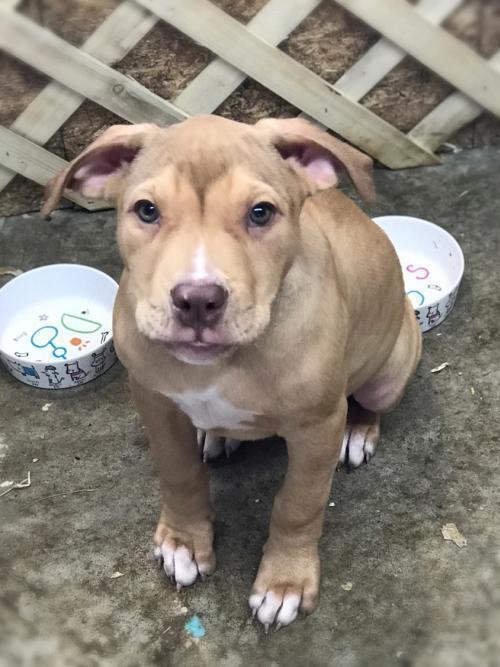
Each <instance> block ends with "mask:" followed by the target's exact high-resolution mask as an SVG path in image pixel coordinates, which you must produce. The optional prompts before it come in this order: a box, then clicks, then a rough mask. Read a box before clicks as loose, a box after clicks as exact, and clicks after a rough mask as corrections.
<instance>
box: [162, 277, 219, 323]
mask: <svg viewBox="0 0 500 667" xmlns="http://www.w3.org/2000/svg"><path fill="white" fill-rule="evenodd" d="M171 296H172V303H173V304H174V309H175V314H176V316H177V319H178V320H179V321H180V323H181V324H183V325H184V326H187V327H193V328H196V327H199V326H213V325H214V324H217V322H218V321H219V320H220V318H221V316H222V313H223V312H224V307H225V305H226V303H227V297H228V294H227V290H225V289H224V288H223V287H221V286H220V285H217V284H215V283H210V284H207V285H196V284H192V283H182V284H180V285H177V286H176V287H174V288H173V290H172V292H171Z"/></svg>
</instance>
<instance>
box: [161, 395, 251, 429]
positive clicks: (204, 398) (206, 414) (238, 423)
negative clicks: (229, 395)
mask: <svg viewBox="0 0 500 667" xmlns="http://www.w3.org/2000/svg"><path fill="white" fill-rule="evenodd" d="M170 398H171V399H172V400H173V401H175V402H176V403H177V405H178V406H179V407H180V409H181V410H182V411H183V412H185V413H186V414H187V415H188V417H189V418H190V419H191V421H192V422H193V424H194V425H195V426H196V428H201V429H203V430H204V431H209V430H210V429H213V428H226V429H229V430H230V429H237V430H243V429H245V428H248V422H251V421H253V418H254V414H253V412H251V411H250V410H244V409H242V408H237V407H235V406H234V405H232V403H230V402H229V401H226V399H224V398H221V396H220V395H219V392H218V391H217V389H214V388H210V389H205V390H203V391H185V392H183V393H182V394H175V395H174V396H171V397H170ZM245 422H247V423H245Z"/></svg>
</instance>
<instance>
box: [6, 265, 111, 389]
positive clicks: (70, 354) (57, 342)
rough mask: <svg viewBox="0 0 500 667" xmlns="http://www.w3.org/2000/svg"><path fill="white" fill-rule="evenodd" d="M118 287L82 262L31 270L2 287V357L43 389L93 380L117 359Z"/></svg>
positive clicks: (17, 373) (20, 377)
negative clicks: (115, 319)
mask: <svg viewBox="0 0 500 667" xmlns="http://www.w3.org/2000/svg"><path fill="white" fill-rule="evenodd" d="M117 290H118V285H117V284H116V282H115V281H114V280H113V279H112V278H110V277H109V276H107V275H106V274H105V273H102V272H101V271H98V270H97V269H92V268H90V267H88V266H80V265H79V264H52V265H50V266H43V267H40V268H38V269H33V270H32V271H27V272H26V273H23V274H22V275H20V276H19V277H17V278H14V279H13V280H11V281H10V282H9V283H7V284H6V285H5V286H4V287H2V289H0V358H1V360H2V362H3V364H4V366H5V367H6V368H7V370H8V371H9V373H11V374H12V375H13V376H14V377H15V378H17V379H18V380H20V381H21V382H24V383H26V384H29V385H31V386H32V387H41V388H42V389H67V388H68V387H75V386H77V385H80V384H85V383H86V382H90V381H91V380H93V379H94V378H96V377H98V376H99V375H102V374H103V373H105V372H106V371H107V370H108V368H110V367H111V366H112V365H113V364H114V363H115V361H116V353H115V349H114V346H113V337H112V329H111V324H112V311H113V303H114V300H115V297H116V292H117Z"/></svg>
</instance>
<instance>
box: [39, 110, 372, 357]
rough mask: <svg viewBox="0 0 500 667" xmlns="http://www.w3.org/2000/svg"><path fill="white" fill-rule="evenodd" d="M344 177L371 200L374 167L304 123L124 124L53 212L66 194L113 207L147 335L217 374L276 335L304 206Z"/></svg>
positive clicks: (94, 151) (204, 120) (51, 199)
mask: <svg viewBox="0 0 500 667" xmlns="http://www.w3.org/2000/svg"><path fill="white" fill-rule="evenodd" d="M342 168H344V169H345V170H346V171H347V173H348V175H349V176H350V178H351V180H352V181H353V182H354V184H355V185H356V187H357V188H358V190H359V192H360V193H361V195H362V196H364V197H365V198H367V199H369V198H371V197H372V195H373V183H372V179H371V160H370V158H368V157H366V156H364V155H362V154H361V153H359V152H358V151H356V150H355V149H353V148H351V147H350V146H347V145H346V144H344V143H342V142H340V141H338V140H336V139H334V138H333V137H331V136H329V135H328V134H327V133H325V132H322V131H321V130H319V129H317V128H316V127H314V126H313V125H311V124H310V123H308V122H306V121H303V120H300V119H289V120H272V119H266V120H262V121H260V122H258V123H257V124H256V125H254V126H250V125H246V124H243V123H237V122H234V121H230V120H226V119H223V118H220V117H216V116H197V117H194V118H191V119H189V120H186V121H184V122H182V123H179V124H178V125H173V126H170V127H168V128H159V127H157V126H154V125H130V126H126V125H117V126H114V127H111V128H109V129H108V130H106V131H105V132H104V133H103V134H102V135H101V136H100V137H99V138H98V139H97V140H96V141H95V142H94V143H93V144H92V145H91V146H89V148H87V149H86V150H85V151H84V152H83V153H82V154H81V155H80V156H79V157H77V158H76V159H75V160H74V161H73V162H72V163H71V164H70V165H69V166H68V168H67V169H66V171H65V172H63V173H62V174H60V175H59V176H58V177H57V178H56V179H55V180H54V181H53V182H52V183H51V185H50V186H49V190H48V197H47V201H46V203H45V206H44V208H43V210H42V212H43V213H44V214H45V215H47V214H49V213H50V211H51V210H52V209H53V208H54V207H55V205H56V204H57V202H58V200H59V198H60V197H61V195H62V194H63V190H64V189H65V188H69V189H71V190H77V191H79V192H81V193H83V194H84V195H85V196H87V197H95V198H102V199H106V200H108V201H110V202H113V203H114V204H115V205H116V207H117V210H118V244H119V248H120V252H121V255H122V259H123V262H124V264H125V267H126V268H127V270H128V272H129V283H128V285H129V289H130V290H131V291H132V293H133V295H132V296H133V297H134V301H135V303H136V304H137V305H136V310H135V318H136V321H137V326H138V328H139V330H140V331H141V333H142V334H143V335H144V336H147V337H148V338H150V339H152V340H156V341H162V342H164V343H165V344H166V345H167V347H168V348H169V350H170V351H171V353H173V354H174V355H175V356H176V357H177V358H180V359H182V360H184V361H187V362H190V363H210V362H213V361H215V360H216V359H219V358H220V357H221V356H223V355H224V354H228V353H230V351H231V350H232V349H234V348H235V347H236V346H239V345H245V344H248V343H250V342H252V341H254V340H255V339H256V338H257V337H258V336H259V335H261V334H262V333H263V331H264V330H265V329H266V327H267V326H268V324H269V321H270V317H271V306H272V303H273V301H274V299H275V298H276V296H277V294H278V293H279V291H280V288H281V286H282V283H283V280H284V276H285V275H286V273H287V271H288V269H289V268H290V266H291V265H292V263H293V261H294V258H295V257H296V256H297V253H298V248H299V244H300V228H299V224H298V221H299V216H300V212H301V208H302V206H303V204H304V201H305V199H306V198H307V197H308V196H309V195H311V194H313V193H314V192H316V191H317V190H319V189H323V188H328V187H331V186H333V185H335V184H336V183H337V174H338V172H339V170H340V169H342Z"/></svg>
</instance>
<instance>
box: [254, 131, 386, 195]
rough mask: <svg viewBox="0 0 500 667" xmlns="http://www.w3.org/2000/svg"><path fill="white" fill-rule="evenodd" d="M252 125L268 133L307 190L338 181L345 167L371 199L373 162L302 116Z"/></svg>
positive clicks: (317, 188) (357, 186) (358, 188)
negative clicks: (299, 176)
mask: <svg viewBox="0 0 500 667" xmlns="http://www.w3.org/2000/svg"><path fill="white" fill-rule="evenodd" d="M255 128H256V129H258V130H261V131H263V132H265V133H266V134H268V135H269V139H270V141H271V144H272V145H273V146H274V147H275V148H276V149H277V151H278V152H279V153H280V155H281V157H282V158H283V159H285V160H286V161H287V162H288V163H289V164H290V166H291V167H292V168H293V169H294V170H295V171H297V172H298V173H299V174H300V175H301V176H302V177H304V178H306V179H307V181H308V183H309V185H310V189H311V193H312V192H315V191H317V190H324V189H326V188H330V187H332V186H334V185H337V183H338V180H339V179H338V175H339V173H340V172H342V170H344V169H345V171H346V172H347V174H348V176H349V178H350V179H351V181H352V182H353V184H354V186H355V187H356V189H357V191H358V192H359V194H360V195H361V197H362V198H363V199H364V200H365V201H368V202H371V201H374V199H375V186H374V183H373V173H372V172H373V161H372V159H371V158H370V157H368V156H367V155H364V154H363V153H360V152H359V151H358V150H356V149H355V148H352V146H349V145H348V144H345V143H344V142H343V141H339V140H338V139H335V138H334V137H332V136H331V135H330V134H328V133H327V132H324V131H323V130H321V129H319V128H318V127H316V126H315V125H313V124H312V123H309V122H308V121H306V120H303V119H302V118H283V119H280V118H264V119H263V120H259V121H258V122H257V123H256V124H255Z"/></svg>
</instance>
